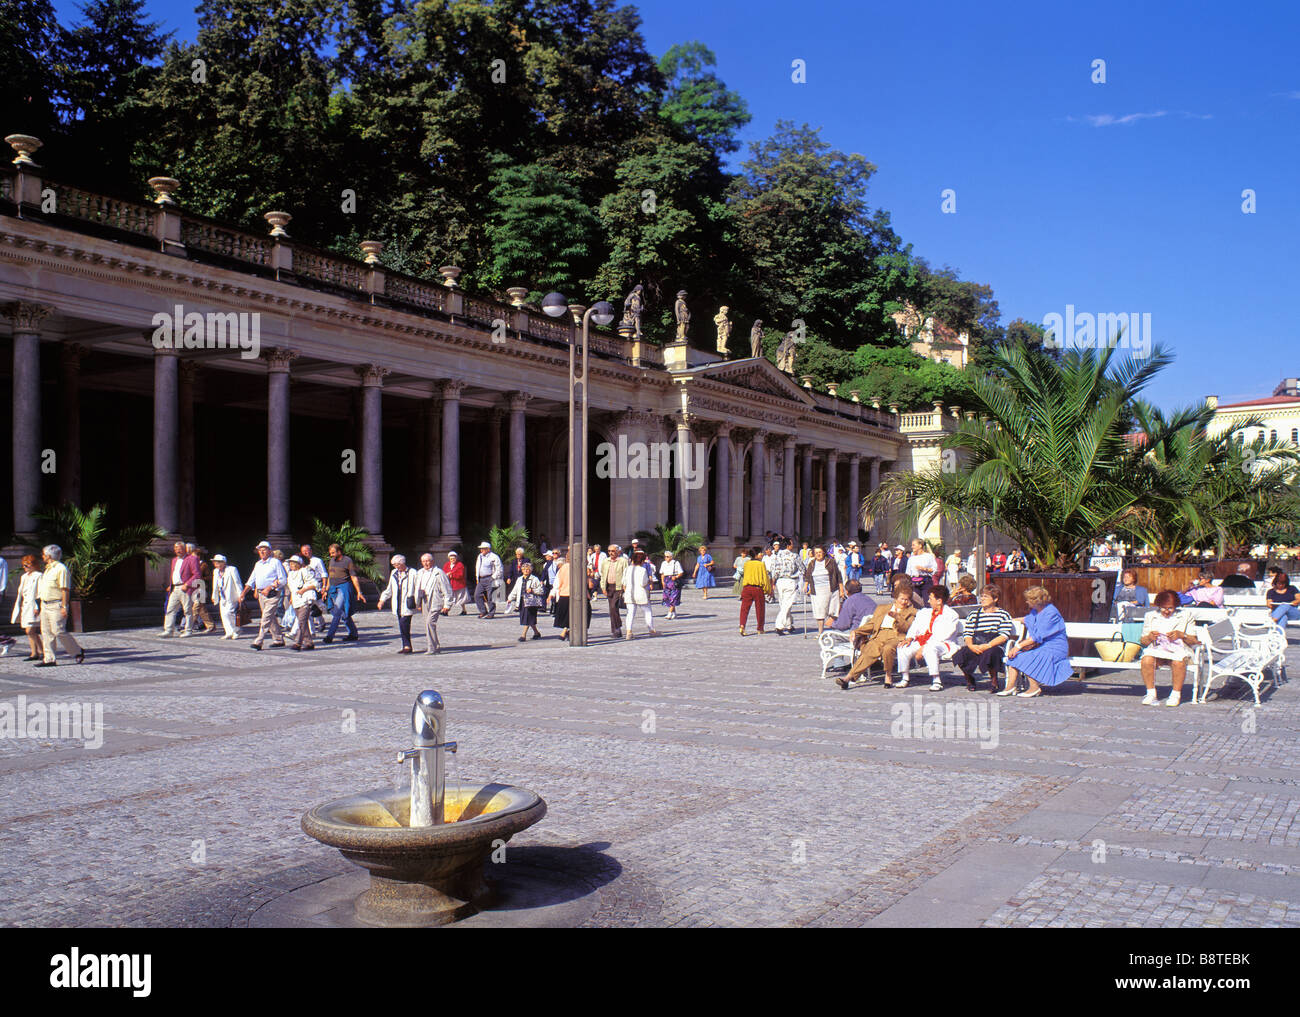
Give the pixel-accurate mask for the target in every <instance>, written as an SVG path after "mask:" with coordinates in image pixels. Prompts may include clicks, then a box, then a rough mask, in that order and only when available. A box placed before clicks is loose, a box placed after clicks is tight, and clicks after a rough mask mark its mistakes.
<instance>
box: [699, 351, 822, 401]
mask: <svg viewBox="0 0 1300 1017" xmlns="http://www.w3.org/2000/svg"><path fill="white" fill-rule="evenodd" d="M684 373H689V374H691V375H693V376H694V377H696V378H708V379H709V380H710V381H720V382H724V383H726V384H729V385H735V386H736V387H737V388H744V389H749V390H750V391H751V392H762V393H763V394H764V395H774V396H781V397H782V398H784V399H795V400H798V401H799V402H801V403H803V404H804V405H805V406H811V405H812V399H811V398H809V396H808V393H807V392H805V391H804V390H803V389H802V388H800V387H799V386H798V385H797V384H795V382H794V381H793V380H791V378H790V376H789V375H787V374H784V373H783V372H781V371H778V370H777V369H776V365H775V364H773V363H772V362H771V361H770V360H768V359H766V358H765V357H747V358H745V359H744V360H730V361H727V362H726V363H720V364H707V365H705V366H704V367H696V368H693V369H692V370H691V371H689V372H684Z"/></svg>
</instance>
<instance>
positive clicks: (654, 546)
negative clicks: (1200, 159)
mask: <svg viewBox="0 0 1300 1017" xmlns="http://www.w3.org/2000/svg"><path fill="white" fill-rule="evenodd" d="M633 536H634V537H636V539H637V540H639V541H640V542H641V547H642V550H644V551H645V553H646V554H648V555H652V556H653V555H659V556H661V557H662V555H663V553H664V552H665V551H671V552H672V553H673V557H674V558H676V559H677V560H678V561H680V560H681V557H682V553H683V552H684V551H688V550H692V551H693V550H694V549H695V548H697V547H699V546H700V545H701V544H703V543H704V537H703V535H702V534H699V533H696V532H695V531H694V530H689V531H688V530H687V529H686V527H684V526H682V524H681V523H673V524H672V525H671V526H669V525H668V524H667V523H659V524H658V525H656V526H655V528H654V530H653V531H651V530H637V531H636V533H634V534H633Z"/></svg>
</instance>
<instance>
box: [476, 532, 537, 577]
mask: <svg viewBox="0 0 1300 1017" xmlns="http://www.w3.org/2000/svg"><path fill="white" fill-rule="evenodd" d="M487 542H488V543H489V544H491V545H492V550H493V551H495V552H496V555H497V557H499V558H500V559H501V560H502V561H503V562H511V561H514V557H515V548H517V547H522V548H523V549H524V557H525V558H526V559H527V560H528V561H530V562H532V563H533V567H534V568H536V567H537V563H538V561H540V560H541V557H542V556H541V555H540V554H538V553H537V547H536V546H535V545H534V544H533V542H532V541H531V540H529V539H528V530H527V529H526V528H525V527H524V524H523V523H520V522H514V523H511V524H510V525H509V526H493V527H492V528H491V529H490V530H488V535H487Z"/></svg>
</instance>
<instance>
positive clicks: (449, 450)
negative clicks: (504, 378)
mask: <svg viewBox="0 0 1300 1017" xmlns="http://www.w3.org/2000/svg"><path fill="white" fill-rule="evenodd" d="M464 387H465V383H464V382H463V381H459V380H456V379H449V380H447V381H444V382H443V383H442V498H441V501H442V505H441V509H442V533H441V535H440V546H439V550H440V551H446V550H447V549H449V548H451V547H453V546H454V545H456V544H459V543H460V393H461V390H462V389H463V388H464ZM471 564H472V563H471Z"/></svg>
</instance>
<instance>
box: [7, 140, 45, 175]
mask: <svg viewBox="0 0 1300 1017" xmlns="http://www.w3.org/2000/svg"><path fill="white" fill-rule="evenodd" d="M5 142H6V143H7V144H8V145H9V147H10V148H12V149H13V150H14V151H15V152H17V153H18V155H17V156H16V157H15V158H14V165H15V166H32V167H35V166H36V160H34V159H33V158H32V153H33V152H35V151H36V150H37V149H38V148H40V147H41V145H42V144H44V142H42V141H41V139H40V138H33V137H32V136H31V135H30V134H9V135H6V136H5Z"/></svg>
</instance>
